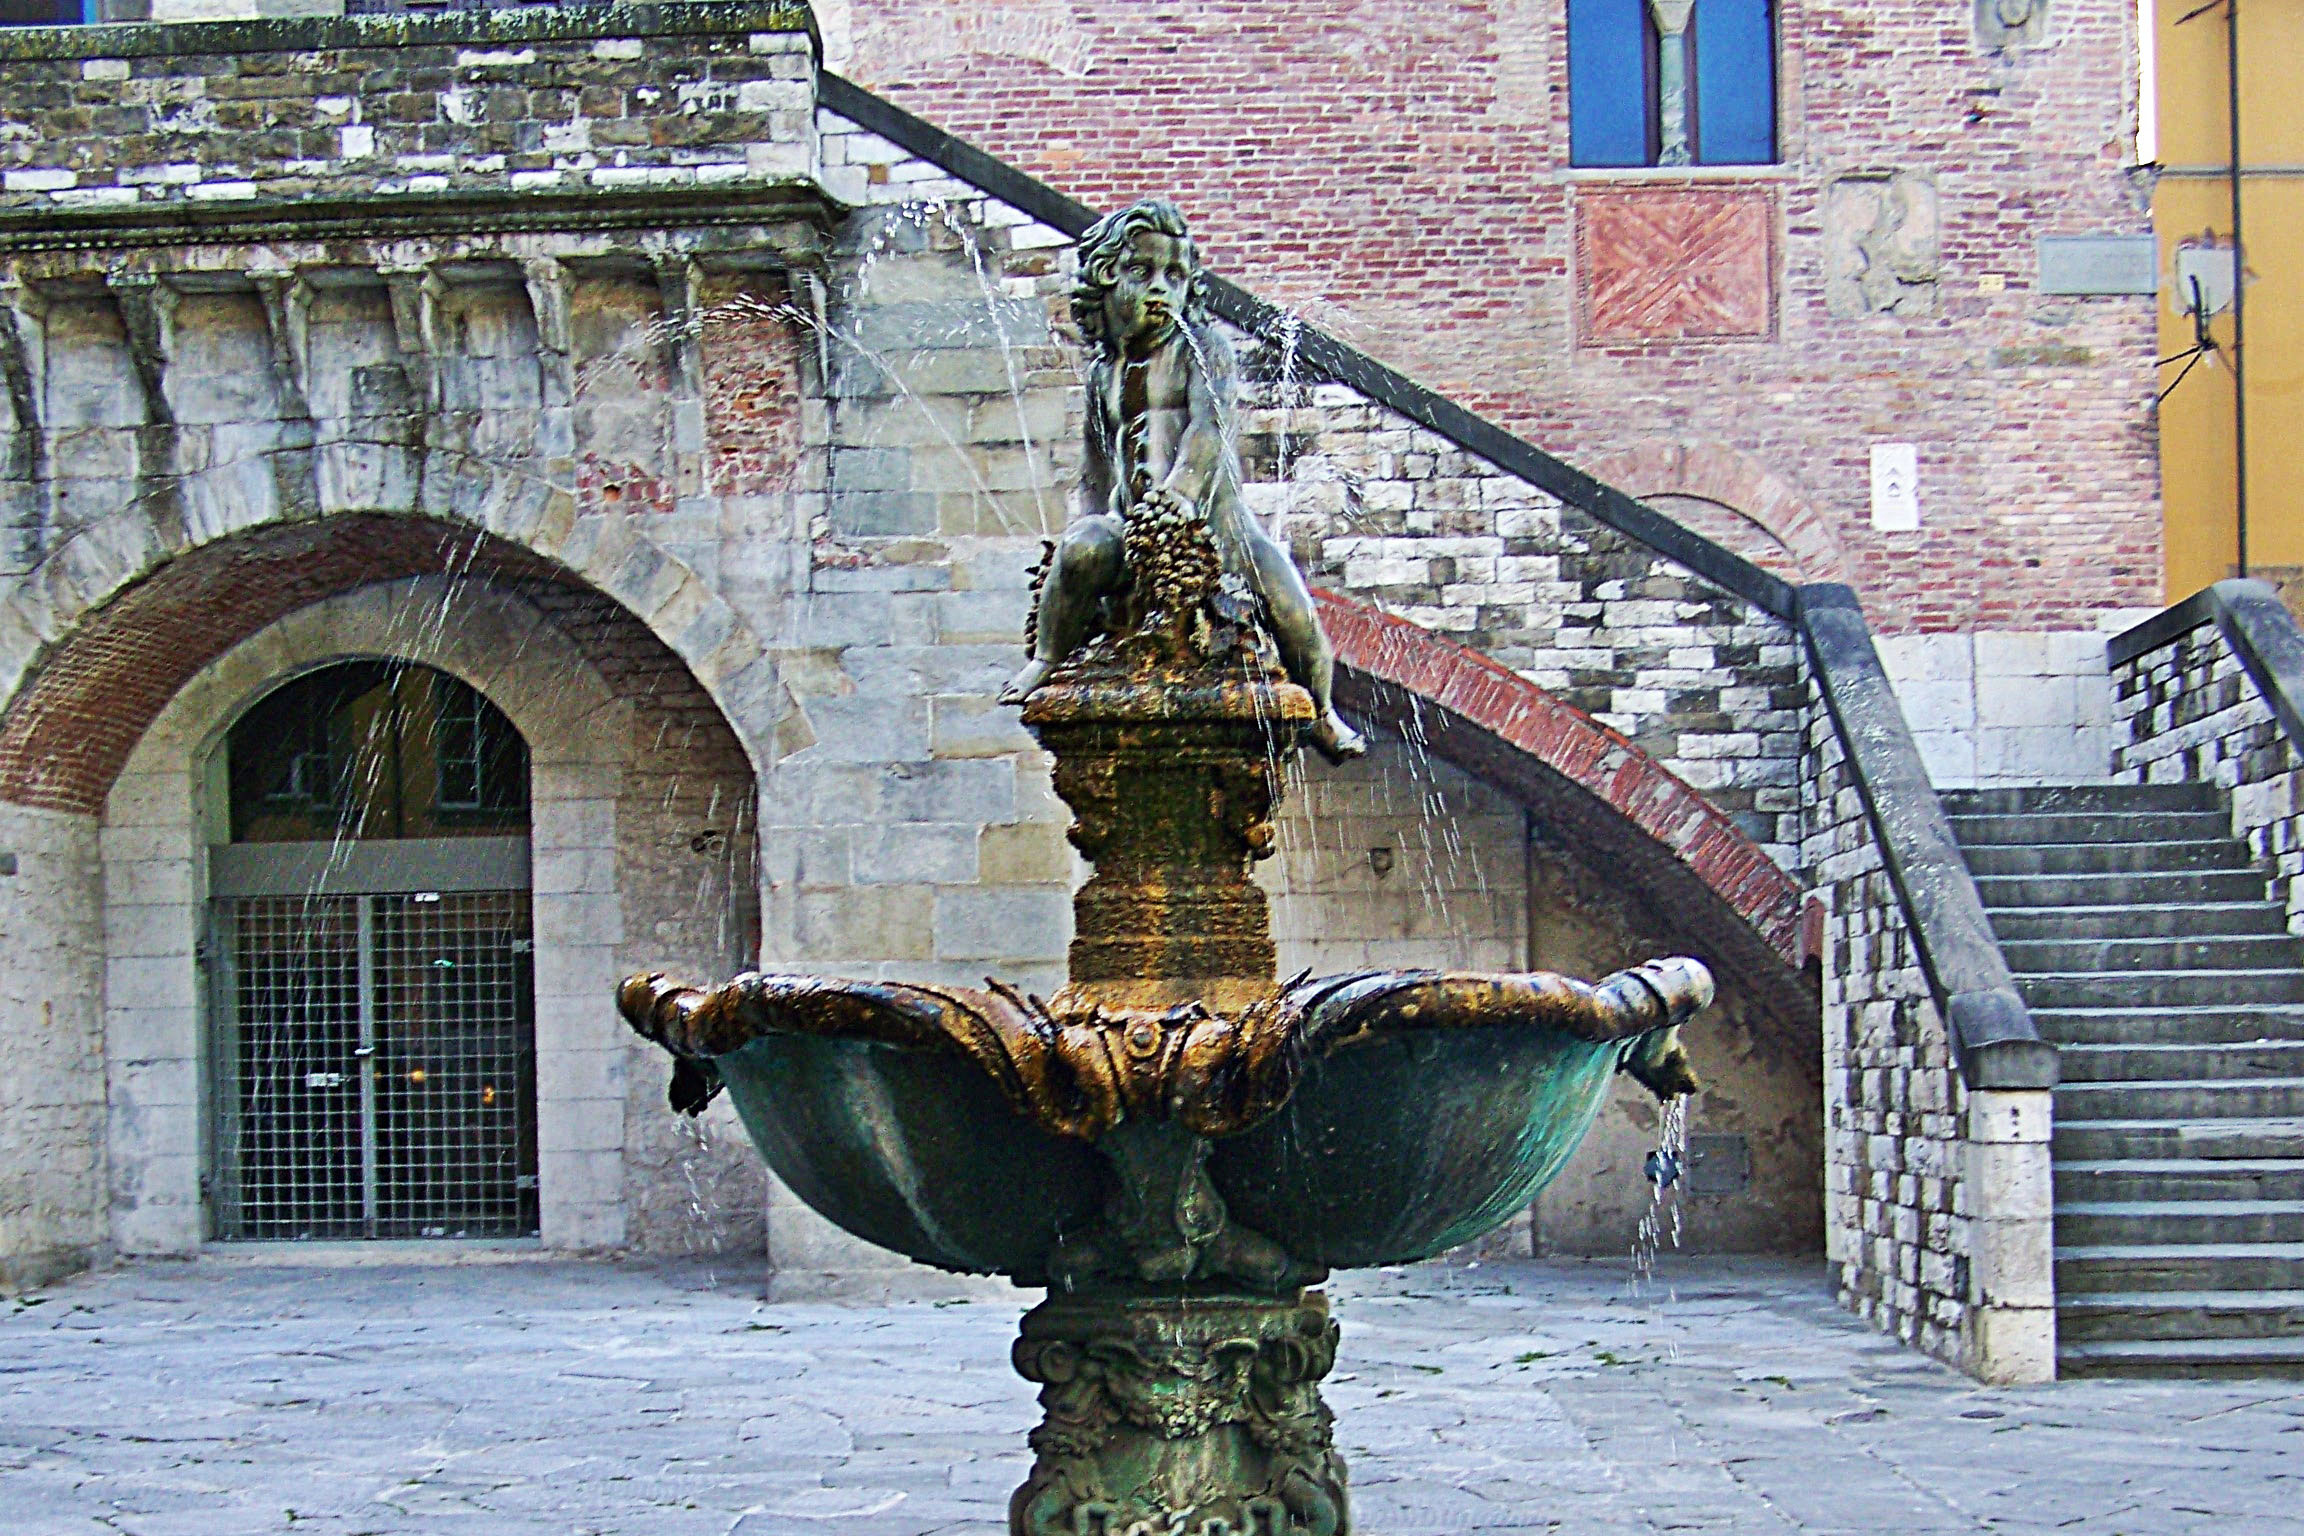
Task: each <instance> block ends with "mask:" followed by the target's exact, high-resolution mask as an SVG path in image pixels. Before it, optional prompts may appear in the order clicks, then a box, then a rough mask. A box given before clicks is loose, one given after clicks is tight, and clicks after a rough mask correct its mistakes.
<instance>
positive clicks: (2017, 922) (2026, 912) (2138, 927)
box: [1988, 901, 2288, 944]
mask: <svg viewBox="0 0 2304 1536" xmlns="http://www.w3.org/2000/svg"><path fill="white" fill-rule="evenodd" d="M1988 915H1989V916H1990V917H1991V919H1992V932H1993V933H1994V935H1996V936H1997V937H1998V938H1999V940H2000V941H2001V943H2003V944H2021V943H2025V942H2028V941H2032V940H2039V939H2167V938H2190V937H2192V936H2194V935H2196V934H2226V935H2230V936H2233V937H2241V936H2244V935H2251V934H2286V933H2287V932H2288V913H2287V911H2286V909H2285V908H2283V907H2282V906H2281V905H2280V903H2278V902H2276V901H2184V902H2135V903H2131V904H2129V905H2125V906H2112V907H2002V908H2001V909H1999V910H1998V911H1996V912H1991V913H1989V914H1988Z"/></svg>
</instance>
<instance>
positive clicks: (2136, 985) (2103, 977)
mask: <svg viewBox="0 0 2304 1536" xmlns="http://www.w3.org/2000/svg"><path fill="white" fill-rule="evenodd" d="M2016 990H2017V991H2018V992H2020V993H2022V994H2023V997H2024V1001H2025V1002H2027V1003H2029V1004H2031V1005H2032V1006H2033V1007H2035V1008H2165V1007H2178V1008H2197V1007H2204V1006H2206V1005H2208V1004H2211V1003H2222V1004H2225V1005H2226V1006H2230V1005H2232V1004H2235V1003H2304V971H2210V970H2192V971H2058V972H2051V973H2048V974H2045V975H2036V976H2018V977H2017V978H2016Z"/></svg>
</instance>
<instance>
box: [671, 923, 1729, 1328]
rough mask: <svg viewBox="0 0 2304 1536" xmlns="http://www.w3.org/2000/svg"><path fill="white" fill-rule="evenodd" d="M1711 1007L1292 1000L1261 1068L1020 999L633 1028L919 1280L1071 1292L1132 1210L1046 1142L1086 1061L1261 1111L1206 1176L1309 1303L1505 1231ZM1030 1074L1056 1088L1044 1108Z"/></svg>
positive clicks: (1441, 982) (1169, 1102) (1701, 987)
mask: <svg viewBox="0 0 2304 1536" xmlns="http://www.w3.org/2000/svg"><path fill="white" fill-rule="evenodd" d="M1710 995H1711V983H1710V978H1709V977H1708V976H1706V975H1705V974H1704V972H1703V970H1702V968H1701V967H1699V966H1696V965H1694V964H1693V963H1692V962H1685V961H1675V962H1664V963H1661V964H1658V965H1652V966H1647V967H1641V968H1639V969H1637V970H1635V971H1629V972H1621V973H1619V974H1618V975H1617V976H1614V977H1611V978H1608V979H1607V980H1606V981H1603V982H1601V983H1599V984H1598V985H1597V986H1593V987H1585V986H1583V985H1582V984H1580V983H1569V982H1565V981H1563V980H1562V979H1561V978H1557V977H1551V976H1544V975H1536V976H1525V977H1513V976H1483V977H1468V976H1452V975H1448V974H1445V973H1416V972H1408V973H1390V972H1371V973H1364V974H1361V975H1356V976H1347V977H1338V978H1328V979H1324V980H1320V981H1312V982H1303V983H1299V984H1298V985H1297V986H1295V987H1292V988H1290V989H1288V990H1287V991H1286V992H1284V993H1282V994H1280V995H1279V996H1278V997H1277V998H1276V999H1275V1000H1274V1001H1273V1003H1272V1004H1271V1005H1269V1009H1268V1011H1267V1013H1266V1014H1264V1015H1263V1021H1264V1022H1267V1023H1268V1026H1269V1030H1270V1031H1271V1032H1273V1033H1274V1034H1275V1035H1276V1037H1277V1038H1281V1039H1284V1040H1285V1041H1286V1042H1287V1044H1286V1048H1285V1049H1284V1050H1280V1051H1274V1052H1269V1053H1267V1054H1266V1055H1263V1056H1260V1057H1256V1058H1253V1059H1244V1058H1237V1057H1229V1056H1224V1055H1221V1054H1220V1053H1219V1048H1220V1047H1222V1046H1224V1045H1225V1044H1227V1043H1228V1042H1229V1038H1230V1037H1227V1036H1226V1035H1225V1033H1224V1032H1225V1031H1227V1030H1236V1034H1237V1035H1240V1036H1245V1035H1248V1034H1250V1033H1252V1031H1251V1030H1250V1029H1249V1028H1248V1027H1247V1026H1246V1025H1240V1026H1237V1027H1235V1026H1234V1025H1233V1024H1232V1023H1231V1022H1230V1021H1227V1020H1224V1019H1222V1018H1211V1017H1210V1016H1207V1015H1205V1014H1199V1015H1194V1014H1187V1013H1178V1014H1171V1015H1163V1016H1153V1015H1138V1014H1129V1015H1126V1016H1125V1017H1124V1018H1123V1019H1122V1020H1121V1021H1119V1022H1118V1023H1114V1022H1111V1021H1109V1020H1108V1019H1105V1020H1104V1021H1102V1022H1100V1023H1099V1025H1098V1027H1097V1029H1096V1030H1094V1031H1086V1030H1081V1029H1072V1030H1066V1029H1063V1028H1059V1027H1055V1026H1052V1025H1050V1024H1049V1023H1048V1022H1047V1021H1046V1020H1045V1019H1044V1018H1043V1017H1042V1016H1040V1015H1036V1014H1034V1013H1032V1012H1030V1011H1029V1010H1027V1009H1026V1008H1024V1007H1023V1006H1021V1005H1020V1003H1019V1002H1018V1001H1017V1000H1015V999H1014V998H1012V997H1011V996H1007V995H1002V994H994V993H979V992H973V991H966V990H962V989H957V988H949V989H948V988H934V989H929V988H909V987H897V986H891V985H889V984H886V983H842V982H838V981H832V980H826V979H821V978H817V979H801V978H781V977H769V976H756V977H748V978H740V979H739V980H738V981H737V982H735V983H732V984H731V985H730V987H729V988H726V989H722V991H720V992H718V993H712V994H705V993H698V992H693V991H688V990H686V989H680V988H676V987H673V986H671V985H670V984H669V983H666V982H664V981H663V980H662V979H661V978H635V979H634V981H633V982H632V983H629V984H628V986H627V992H626V1011H627V1013H628V1014H629V1015H631V1016H632V1018H633V1020H634V1022H635V1024H636V1025H639V1026H640V1027H641V1028H643V1030H644V1031H645V1032H647V1033H649V1034H650V1035H651V1036H653V1037H654V1038H657V1039H659V1040H661V1041H662V1042H663V1043H665V1044H666V1045H667V1046H668V1047H670V1048H671V1049H673V1050H674V1051H675V1053H676V1054H680V1055H682V1056H685V1057H688V1058H689V1059H691V1060H698V1059H701V1060H708V1061H709V1062H710V1064H711V1068H712V1070H713V1071H714V1072H715V1073H716V1074H717V1075H718V1077H719V1079H720V1080H721V1081H722V1082H724V1083H725V1084H726V1085H727V1087H728V1090H729V1093H730V1096H731V1097H732V1099H733V1100H734V1103H735V1106H736V1109H737V1112H738V1113H739V1115H740V1116H741V1117H742V1119H743V1121H744V1124H745V1128H746V1129H747V1130H748V1131H749V1132H750V1134H751V1136H752V1139H753V1141H754V1142H755V1143H756V1144H757V1145H758V1146H759V1148H760V1150H761V1152H762V1154H763V1155H764V1156H765V1157H766V1159H767V1161H768V1163H769V1166H770V1167H772V1168H774V1169H775V1171H776V1173H777V1175H778V1177H780V1178H782V1179H783V1180H784V1181H785V1183H786V1184H787V1185H789V1186H790V1187H791V1188H792V1190H793V1191H794V1193H796V1194H797V1195H799V1197H800V1198H801V1199H803V1200H805V1201H807V1202H808V1204H810V1205H811V1206H813V1207H814V1208H815V1209H816V1210H817V1211H819V1212H821V1213H822V1214H823V1215H824V1216H826V1217H827V1218H829V1219H830V1220H832V1221H833V1222H834V1223H836V1224H837V1225H839V1226H840V1227H842V1228H844V1229H845V1230H847V1231H849V1232H851V1233H853V1234H854V1235H856V1236H858V1237H861V1238H863V1239H864V1240H866V1241H867V1242H871V1243H876V1244H878V1245H880V1246H881V1247H884V1248H890V1249H893V1250H895V1251H896V1252H898V1253H901V1254H903V1255H905V1256H906V1257H908V1258H911V1259H914V1260H916V1261H918V1262H920V1263H924V1264H930V1265H934V1266H936V1267H938V1268H941V1269H949V1270H956V1271H961V1272H967V1273H978V1274H1001V1275H1006V1276H1008V1277H1009V1278H1011V1279H1013V1280H1014V1281H1015V1282H1016V1283H1018V1284H1020V1285H1027V1286H1040V1285H1047V1284H1049V1283H1050V1279H1051V1276H1050V1271H1049V1260H1050V1256H1051V1254H1052V1253H1053V1252H1054V1251H1055V1249H1056V1248H1057V1246H1058V1244H1059V1242H1060V1241H1061V1240H1063V1239H1066V1238H1068V1237H1075V1236H1077V1235H1079V1234H1081V1233H1082V1232H1084V1231H1086V1230H1088V1229H1089V1228H1090V1227H1092V1226H1093V1225H1094V1224H1095V1223H1096V1222H1097V1220H1098V1218H1099V1215H1100V1213H1102V1212H1104V1211H1105V1209H1106V1208H1107V1205H1108V1202H1109V1200H1110V1197H1111V1194H1112V1188H1113V1170H1112V1168H1111V1166H1110V1165H1109V1163H1108V1161H1107V1159H1106V1157H1105V1156H1104V1155H1103V1154H1102V1152H1101V1151H1100V1150H1099V1147H1098V1144H1097V1142H1096V1141H1094V1140H1091V1139H1089V1138H1087V1137H1084V1136H1081V1135H1077V1134H1064V1133H1062V1132H1060V1131H1058V1130H1055V1129H1051V1128H1050V1126H1049V1124H1047V1123H1044V1121H1045V1119H1046V1118H1047V1117H1048V1116H1049V1115H1051V1114H1053V1113H1056V1110H1054V1109H1052V1108H1051V1105H1056V1104H1071V1103H1074V1102H1085V1101H1087V1100H1090V1099H1092V1098H1093V1097H1094V1095H1093V1094H1092V1093H1091V1092H1089V1091H1088V1090H1087V1089H1080V1088H1078V1085H1077V1084H1076V1083H1074V1082H1073V1081H1072V1080H1071V1079H1068V1078H1066V1077H1065V1073H1066V1072H1067V1071H1074V1070H1077V1068H1076V1067H1075V1065H1074V1061H1073V1057H1074V1056H1077V1055H1085V1056H1087V1057H1089V1058H1091V1059H1092V1060H1095V1061H1101V1060H1103V1059H1105V1058H1108V1057H1127V1056H1131V1055H1133V1056H1135V1057H1138V1058H1141V1059H1142V1060H1143V1061H1144V1062H1146V1063H1147V1064H1148V1065H1147V1066H1146V1068H1145V1071H1146V1072H1147V1073H1149V1074H1153V1075H1152V1076H1151V1077H1148V1079H1147V1080H1148V1081H1153V1082H1154V1083H1155V1084H1156V1087H1155V1090H1154V1091H1153V1092H1152V1094H1151V1095H1150V1097H1152V1098H1153V1099H1155V1100H1161V1099H1164V1100H1165V1101H1166V1107H1168V1108H1170V1109H1171V1110H1177V1109H1181V1108H1183V1107H1184V1106H1183V1104H1182V1097H1181V1096H1182V1092H1183V1090H1182V1088H1181V1087H1179V1086H1178V1085H1180V1084H1182V1083H1184V1082H1186V1081H1189V1082H1191V1083H1193V1084H1198V1085H1206V1084H1216V1085H1218V1088H1219V1090H1221V1093H1220V1096H1221V1094H1229V1095H1230V1097H1229V1098H1228V1099H1226V1100H1225V1101H1226V1102H1233V1101H1239V1102H1252V1103H1253V1104H1254V1106H1255V1107H1253V1108H1251V1109H1249V1110H1246V1111H1243V1112H1241V1113H1240V1114H1239V1115H1238V1116H1237V1119H1238V1122H1239V1128H1238V1129H1237V1130H1235V1131H1233V1132H1232V1133H1230V1134H1217V1135H1213V1136H1210V1137H1208V1138H1207V1140H1206V1152H1205V1170H1206V1175H1207V1178H1208V1180H1209V1181H1210V1182H1211V1183H1212V1184H1213V1187H1214V1190H1215V1193H1216V1195H1217V1196H1219V1197H1220V1198H1221V1201H1222V1203H1223V1207H1224V1208H1225V1209H1228V1210H1229V1212H1230V1213H1231V1218H1232V1220H1234V1221H1236V1222H1238V1223H1239V1224H1241V1225H1242V1226H1245V1227H1246V1228H1248V1229H1250V1230H1252V1231H1253V1232H1255V1233H1258V1234H1261V1235H1262V1236H1263V1237H1265V1238H1268V1239H1270V1240H1271V1241H1272V1242H1273V1243H1276V1244H1277V1245H1278V1246H1279V1248H1280V1250H1282V1251H1283V1252H1284V1253H1285V1254H1286V1255H1287V1257H1288V1259H1289V1260H1290V1261H1291V1268H1290V1270H1289V1272H1288V1276H1287V1278H1288V1280H1289V1281H1290V1282H1292V1283H1302V1282H1303V1281H1305V1280H1307V1279H1312V1278H1317V1277H1318V1276H1319V1275H1320V1274H1322V1273H1325V1272H1326V1271H1328V1270H1330V1269H1336V1268H1347V1267H1363V1266H1368V1265H1379V1264H1404V1263H1412V1262H1414V1261H1416V1260H1419V1259H1424V1258H1429V1257H1431V1256H1433V1255H1435V1254H1438V1253H1441V1252H1443V1251H1445V1250H1447V1249H1449V1248H1452V1247H1454V1246H1456V1245H1457V1244H1459V1243H1462V1242H1466V1241H1468V1240H1470V1239H1472V1238H1474V1237H1477V1236H1479V1235H1481V1234H1482V1233H1484V1232H1487V1231H1489V1230H1491V1229H1492V1228H1494V1227H1495V1226H1497V1225H1499V1224H1500V1223H1501V1222H1503V1221H1504V1220H1505V1219H1507V1218H1508V1217H1509V1216H1510V1214H1511V1213H1512V1212H1513V1211H1514V1210H1516V1209H1518V1208H1520V1207H1521V1206H1524V1205H1525V1204H1527V1202H1528V1201H1529V1200H1530V1199H1531V1198H1532V1197H1533V1196H1534V1195H1535V1193H1536V1192H1537V1190H1539V1189H1541V1188H1542V1187H1543V1186H1544V1184H1545V1183H1546V1182H1548V1181H1549V1180H1550V1179H1551V1178H1552V1177H1553V1176H1554V1175H1555V1174H1557V1173H1558V1172H1559V1170H1560V1168H1561V1166H1562V1165H1563V1164H1565V1163H1566V1161H1567V1160H1568V1158H1569V1156H1570V1155H1571V1154H1572V1153H1573V1152H1574V1151H1575V1149H1576V1146H1577V1144H1578V1143H1579V1142H1581V1141H1582V1139H1583V1137H1584V1134H1585V1132H1586V1131H1587V1130H1588V1129H1589V1128H1590V1126H1591V1124H1592V1121H1593V1118H1594V1116H1595V1115H1597V1114H1598V1112H1599V1109H1600V1105H1601V1104H1602V1103H1603V1102H1604V1101H1605V1099H1606V1097H1607V1094H1608V1089H1609V1085H1610V1083H1611V1081H1612V1080H1613V1078H1614V1076H1615V1074H1616V1073H1617V1072H1618V1071H1619V1070H1630V1071H1633V1072H1634V1073H1635V1074H1637V1075H1641V1076H1643V1077H1644V1078H1646V1077H1647V1076H1649V1075H1650V1073H1651V1068H1650V1067H1649V1065H1648V1063H1649V1062H1650V1061H1651V1059H1653V1058H1656V1057H1658V1056H1659V1054H1660V1049H1661V1048H1666V1047H1670V1046H1671V1031H1672V1030H1674V1029H1675V1028H1676V1027H1677V1025H1678V1023H1679V1022H1680V1021H1681V1020H1682V1019H1684V1018H1686V1017H1687V1016H1688V1015H1689V1014H1691V1013H1693V1012H1694V1011H1695V1010H1696V1009H1698V1008H1700V1007H1702V1006H1703V1004H1704V1003H1705V1002H1706V1001H1708V1000H1709V998H1710ZM1155 1024H1158V1025H1159V1026H1160V1031H1161V1032H1160V1034H1159V1035H1158V1036H1157V1038H1156V1037H1155V1035H1154V1033H1153V1031H1154V1026H1155ZM1170 1035H1173V1037H1174V1038H1173V1039H1171V1038H1170ZM1074 1036H1085V1040H1086V1043H1085V1046H1084V1047H1083V1046H1082V1044H1081V1042H1080V1041H1078V1040H1075V1039H1073V1038H1072V1037H1074ZM1207 1037H1214V1039H1215V1045H1213V1046H1209V1045H1207ZM1195 1040H1200V1041H1201V1046H1200V1047H1199V1048H1204V1049H1206V1050H1207V1051H1208V1052H1209V1053H1210V1054H1209V1056H1208V1058H1207V1060H1206V1061H1204V1062H1203V1063H1201V1065H1200V1066H1199V1067H1198V1068H1197V1071H1198V1075H1197V1076H1195V1077H1191V1078H1189V1079H1187V1078H1186V1077H1185V1076H1184V1075H1183V1073H1184V1072H1185V1071H1188V1070H1192V1069H1189V1068H1175V1067H1170V1068H1167V1069H1166V1070H1167V1071H1168V1073H1169V1075H1168V1076H1167V1077H1165V1078H1160V1077H1158V1076H1157V1069H1158V1064H1159V1061H1182V1060H1184V1058H1185V1057H1186V1056H1187V1055H1188V1054H1189V1053H1190V1052H1191V1051H1192V1050H1193V1049H1195V1048H1196V1047H1195V1046H1194V1044H1193V1042H1194V1041H1195ZM1067 1053H1070V1054H1067ZM1156 1058H1157V1059H1158V1060H1157V1061H1156ZM1024 1077H1032V1078H1035V1079H1036V1080H1039V1079H1045V1080H1046V1081H1045V1082H1044V1083H1043V1084H1042V1086H1041V1087H1040V1089H1039V1091H1038V1096H1037V1097H1035V1096H1034V1095H1033V1094H1032V1093H1030V1092H1027V1091H1026V1090H1025V1089H1024V1088H1021V1087H1019V1085H1018V1079H1020V1078H1024ZM1162 1085H1164V1086H1162ZM1075 1089H1077V1091H1076V1092H1075V1091H1074V1090H1075ZM1068 1095H1070V1096H1068ZM1201 1096H1202V1097H1203V1098H1205V1097H1207V1096H1208V1095H1207V1093H1206V1091H1205V1090H1203V1092H1202V1095H1201ZM1139 1102H1140V1103H1141V1102H1142V1096H1140V1098H1139ZM1034 1106H1037V1107H1038V1110H1039V1118H1036V1117H1035V1114H1034V1113H1033V1112H1032V1110H1033V1108H1034ZM1112 1113H1116V1114H1119V1115H1120V1116H1121V1118H1122V1119H1123V1120H1125V1119H1126V1112H1125V1111H1112ZM1138 1118H1139V1119H1142V1118H1144V1117H1143V1116H1139V1117H1138ZM1067 1123H1070V1122H1067ZM1130 1123H1131V1124H1133V1123H1134V1122H1130Z"/></svg>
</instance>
